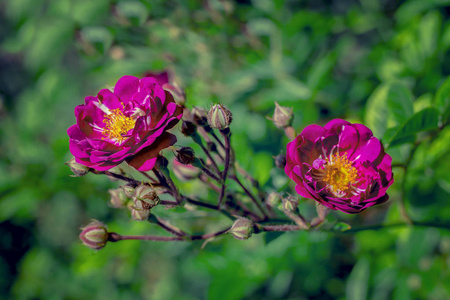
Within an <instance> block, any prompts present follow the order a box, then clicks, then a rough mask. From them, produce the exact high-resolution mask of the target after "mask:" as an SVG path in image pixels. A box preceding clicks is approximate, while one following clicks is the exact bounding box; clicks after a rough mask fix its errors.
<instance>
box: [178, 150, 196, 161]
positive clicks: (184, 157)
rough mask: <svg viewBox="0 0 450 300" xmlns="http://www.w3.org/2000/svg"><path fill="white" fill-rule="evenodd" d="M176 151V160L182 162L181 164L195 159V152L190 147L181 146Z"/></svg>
mask: <svg viewBox="0 0 450 300" xmlns="http://www.w3.org/2000/svg"><path fill="white" fill-rule="evenodd" d="M176 152H177V154H176V159H177V161H178V162H180V163H182V164H183V165H188V164H190V163H192V162H193V161H194V159H195V152H194V149H192V148H191V147H182V148H180V149H179V150H177V151H176Z"/></svg>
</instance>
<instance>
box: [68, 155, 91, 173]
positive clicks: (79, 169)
mask: <svg viewBox="0 0 450 300" xmlns="http://www.w3.org/2000/svg"><path fill="white" fill-rule="evenodd" d="M66 165H67V166H69V168H70V170H71V171H72V172H73V175H70V176H71V177H80V176H84V175H86V174H87V173H89V167H86V166H85V165H82V164H80V163H77V162H76V161H75V157H72V158H71V159H70V160H69V161H68V162H66Z"/></svg>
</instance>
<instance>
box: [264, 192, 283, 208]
mask: <svg viewBox="0 0 450 300" xmlns="http://www.w3.org/2000/svg"><path fill="white" fill-rule="evenodd" d="M266 202H267V204H268V205H269V206H271V207H277V206H278V205H279V204H280V203H281V196H280V194H278V193H277V192H270V193H269V194H268V195H267V198H266Z"/></svg>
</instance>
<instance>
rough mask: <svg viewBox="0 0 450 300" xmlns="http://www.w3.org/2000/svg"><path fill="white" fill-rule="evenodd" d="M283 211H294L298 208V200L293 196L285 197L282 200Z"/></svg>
mask: <svg viewBox="0 0 450 300" xmlns="http://www.w3.org/2000/svg"><path fill="white" fill-rule="evenodd" d="M282 202H283V210H287V211H295V210H296V209H297V207H298V198H297V197H294V196H290V195H289V196H287V197H286V198H283V200H282Z"/></svg>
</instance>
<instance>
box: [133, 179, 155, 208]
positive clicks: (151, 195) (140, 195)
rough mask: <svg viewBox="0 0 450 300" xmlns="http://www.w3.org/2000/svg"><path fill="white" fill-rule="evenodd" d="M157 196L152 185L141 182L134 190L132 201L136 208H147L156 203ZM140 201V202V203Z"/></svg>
mask: <svg viewBox="0 0 450 300" xmlns="http://www.w3.org/2000/svg"><path fill="white" fill-rule="evenodd" d="M159 201H160V200H159V197H158V194H157V193H156V191H155V189H154V188H153V186H152V185H150V184H149V183H147V182H143V183H141V184H140V185H138V187H137V188H136V189H135V190H134V195H133V202H134V207H136V208H137V209H148V210H150V209H151V208H152V207H154V206H156V205H158V203H159ZM141 202H142V203H141Z"/></svg>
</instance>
